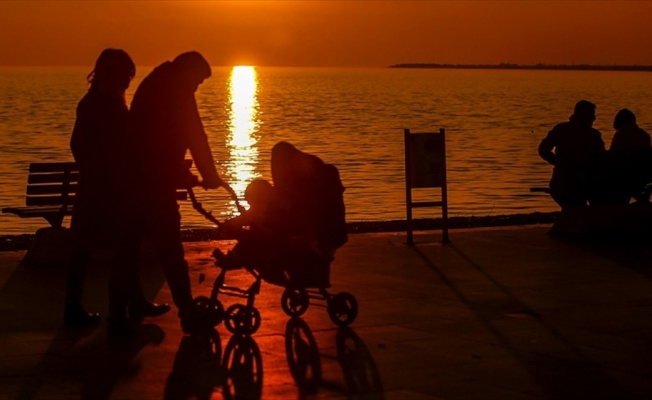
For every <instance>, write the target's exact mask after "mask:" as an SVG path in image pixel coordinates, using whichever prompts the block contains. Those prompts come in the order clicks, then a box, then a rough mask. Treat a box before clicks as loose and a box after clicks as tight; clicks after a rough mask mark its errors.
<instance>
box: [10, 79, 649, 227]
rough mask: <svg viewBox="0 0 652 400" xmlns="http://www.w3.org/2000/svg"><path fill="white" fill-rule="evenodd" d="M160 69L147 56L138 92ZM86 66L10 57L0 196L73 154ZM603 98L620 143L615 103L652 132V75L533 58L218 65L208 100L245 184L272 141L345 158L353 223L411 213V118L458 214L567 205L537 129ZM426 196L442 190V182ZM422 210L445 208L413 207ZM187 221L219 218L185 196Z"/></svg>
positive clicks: (222, 156)
mask: <svg viewBox="0 0 652 400" xmlns="http://www.w3.org/2000/svg"><path fill="white" fill-rule="evenodd" d="M150 69H151V68H141V69H140V70H139V71H138V75H137V77H136V79H135V80H134V82H133V83H132V86H131V88H130V90H129V92H128V101H129V100H130V99H131V96H132V95H133V91H134V90H135V88H136V86H137V84H138V82H139V81H140V80H141V79H142V77H144V76H145V74H146V73H147V72H149V70H150ZM87 73H88V68H0V159H1V160H2V163H0V174H1V176H2V190H0V205H1V206H2V207H6V206H18V205H22V204H23V203H24V193H25V182H26V176H27V166H28V164H29V163H30V162H32V161H46V160H47V161H64V160H70V159H71V155H70V151H69V148H68V141H69V138H70V133H71V131H72V127H73V123H74V118H75V107H76V104H77V102H78V101H79V99H80V98H81V97H82V96H83V95H84V93H85V91H86V89H87V86H86V81H85V77H86V74H87ZM580 99H588V100H591V101H593V102H595V103H596V104H597V105H598V118H597V120H596V122H595V127H596V128H598V129H599V130H600V131H602V134H603V138H604V140H605V142H606V143H607V145H608V143H609V140H610V139H611V136H612V133H613V129H612V128H611V123H612V121H613V116H614V114H615V113H616V112H617V111H618V110H619V109H620V108H623V107H628V108H630V109H631V110H632V111H634V112H635V113H636V114H637V116H638V118H639V124H640V125H641V126H642V127H643V128H645V129H647V130H648V131H652V73H649V72H587V71H530V70H527V71H526V70H444V69H439V70H434V69H433V70H427V69H384V68H378V69H316V68H315V69H305V68H301V69H293V68H246V67H236V68H216V69H214V75H213V77H212V78H210V79H209V80H207V81H206V82H205V83H204V85H202V86H201V87H200V89H199V91H198V93H197V100H198V103H199V107H200V112H201V115H202V116H203V121H204V125H205V128H206V132H207V134H208V136H209V139H210V143H211V145H212V148H213V153H214V155H215V159H216V162H217V164H218V165H217V166H218V170H219V172H220V173H221V174H222V176H224V177H225V178H226V179H227V180H228V181H229V182H230V183H231V185H232V186H233V187H234V189H236V191H237V192H238V193H239V194H240V195H242V193H243V192H244V188H245V186H246V185H247V183H248V182H249V181H250V180H251V179H253V178H256V177H263V178H268V179H270V165H269V161H270V149H271V147H272V146H273V145H274V143H276V142H278V141H281V140H286V141H289V142H291V143H294V144H295V145H296V146H297V147H298V148H299V149H302V150H305V151H307V152H311V153H314V154H317V155H319V156H320V157H322V158H323V159H324V160H325V161H326V162H330V163H333V164H336V165H337V166H338V167H339V169H340V173H341V177H342V180H343V182H344V185H345V186H346V192H345V202H346V206H347V219H348V220H349V221H362V220H366V221H378V220H387V219H402V218H405V186H404V164H403V163H404V160H403V129H404V128H409V129H411V130H413V131H417V132H424V131H435V130H439V128H446V132H447V163H448V182H449V191H448V198H449V210H450V211H449V215H451V216H491V215H502V214H513V213H529V212H535V211H542V212H544V211H554V210H557V207H556V206H555V204H554V203H553V202H552V201H551V200H550V199H549V198H548V197H547V196H545V195H541V194H530V193H529V188H530V187H531V186H544V185H546V184H547V181H548V178H549V175H550V171H551V168H550V166H549V165H547V164H546V163H545V162H543V161H542V160H541V159H540V158H539V157H538V156H537V153H536V149H537V145H538V144H539V141H540V140H541V139H542V138H543V137H544V135H545V134H546V133H547V131H548V130H549V129H550V128H551V127H552V126H553V125H554V124H556V123H558V122H561V121H564V120H566V119H567V118H568V115H569V114H570V113H571V110H572V107H573V105H574V103H575V102H576V101H577V100H580ZM414 195H415V198H416V199H417V200H420V199H436V198H438V196H439V190H438V189H429V190H428V189H420V190H418V191H415V193H414ZM198 197H200V200H201V201H202V203H203V204H204V206H205V208H207V209H209V210H212V211H213V213H214V214H215V215H218V216H219V217H220V218H221V219H223V218H226V217H228V216H230V215H233V213H234V207H233V204H231V202H230V201H229V199H227V196H226V195H225V192H224V191H223V190H218V191H210V192H206V191H203V190H201V191H200V192H199V193H198ZM415 211H416V212H415V217H416V218H427V217H438V216H440V215H441V214H440V210H439V209H419V210H415ZM182 216H183V223H184V225H185V226H187V227H201V226H204V227H205V226H210V224H209V223H208V222H207V221H206V220H204V219H203V217H202V216H200V215H199V214H198V213H197V212H196V211H194V210H193V209H192V208H190V207H189V205H188V204H187V203H184V204H183V205H182ZM45 224H46V223H45V221H43V220H40V219H23V220H21V219H19V218H18V217H16V216H13V215H7V214H0V234H19V233H32V232H34V231H35V230H36V229H37V228H39V227H42V226H45Z"/></svg>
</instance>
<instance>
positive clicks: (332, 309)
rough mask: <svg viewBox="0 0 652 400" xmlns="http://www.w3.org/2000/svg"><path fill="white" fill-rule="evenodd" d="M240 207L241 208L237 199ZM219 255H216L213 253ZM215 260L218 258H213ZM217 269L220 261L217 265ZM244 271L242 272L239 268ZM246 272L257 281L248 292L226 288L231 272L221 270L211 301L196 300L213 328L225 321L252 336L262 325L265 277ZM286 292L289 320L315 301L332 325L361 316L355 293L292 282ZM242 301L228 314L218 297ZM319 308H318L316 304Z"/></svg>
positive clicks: (198, 207) (199, 206) (198, 205)
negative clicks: (257, 301)
mask: <svg viewBox="0 0 652 400" xmlns="http://www.w3.org/2000/svg"><path fill="white" fill-rule="evenodd" d="M188 195H189V197H190V200H191V201H192V206H193V208H194V209H195V210H197V211H198V212H199V213H200V214H202V215H203V216H204V217H206V219H208V220H209V221H211V222H213V223H215V224H216V225H217V227H218V228H219V227H220V226H221V225H222V222H220V221H218V220H217V218H215V217H214V216H213V214H212V213H211V212H210V211H206V210H205V209H204V208H203V207H202V204H201V203H200V202H199V201H197V198H196V197H195V194H194V192H193V190H192V189H188ZM235 201H236V205H237V207H238V208H240V205H239V203H238V200H237V198H236V199H235ZM213 254H215V253H213ZM213 257H214V258H215V256H213ZM215 265H216V266H218V267H219V265H217V261H216V262H215ZM238 269H240V268H238ZM242 269H244V270H246V271H247V272H249V273H250V274H251V275H252V276H253V277H254V278H255V280H254V282H253V283H252V284H251V285H250V286H249V288H247V289H242V288H239V287H236V286H229V285H225V283H224V282H225V280H226V273H227V271H229V270H232V269H230V268H223V267H222V268H221V271H220V273H219V275H218V276H217V277H216V278H215V281H214V282H213V286H212V289H211V293H210V296H209V297H206V296H199V297H196V298H195V299H194V303H195V306H196V307H197V308H198V309H199V310H200V312H201V313H202V314H203V315H202V316H203V318H204V319H205V320H206V321H207V322H208V323H209V324H210V325H212V326H213V327H215V326H217V325H219V324H220V322H222V321H224V325H225V326H226V328H227V330H229V332H231V333H234V334H240V335H252V334H254V333H255V332H256V331H257V330H258V328H260V325H261V316H260V312H259V311H258V309H257V308H256V307H255V305H254V303H255V299H256V296H257V295H258V294H260V287H261V283H262V281H263V277H262V276H261V274H260V273H259V272H257V271H256V270H255V269H254V268H251V267H248V266H243V267H242ZM272 284H274V285H277V286H281V287H284V288H285V290H284V291H283V294H282V295H281V309H282V310H283V312H284V313H285V314H286V315H287V316H289V317H300V316H301V315H303V314H304V313H305V312H306V311H307V310H308V307H309V306H310V304H313V303H311V300H313V301H319V302H320V303H319V304H318V305H321V306H324V307H325V308H326V311H327V313H328V316H329V317H330V319H331V321H333V323H335V324H336V325H337V326H348V325H350V324H351V323H352V322H353V321H354V320H355V319H356V317H357V315H358V302H357V300H356V298H355V296H353V295H352V294H351V293H348V292H338V293H335V294H333V293H330V292H329V291H328V290H327V289H328V286H329V285H318V286H314V287H313V286H310V287H306V286H302V285H297V284H295V283H293V282H291V281H288V284H286V285H278V284H276V283H272ZM220 294H223V295H225V296H231V297H238V298H242V299H246V301H245V304H241V303H235V304H232V305H231V306H229V307H228V308H227V309H226V310H225V309H224V306H223V305H222V303H221V301H220V300H219V299H218V296H219V295H220ZM316 305H317V304H316Z"/></svg>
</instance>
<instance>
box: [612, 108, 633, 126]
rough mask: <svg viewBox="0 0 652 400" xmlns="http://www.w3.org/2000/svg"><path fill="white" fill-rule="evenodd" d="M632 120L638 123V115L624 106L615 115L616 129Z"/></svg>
mask: <svg viewBox="0 0 652 400" xmlns="http://www.w3.org/2000/svg"><path fill="white" fill-rule="evenodd" d="M631 122H633V123H636V115H634V113H633V112H631V111H630V110H628V109H627V108H623V109H622V110H620V111H618V112H617V113H616V116H615V117H614V129H620V128H622V127H623V125H626V124H628V123H631Z"/></svg>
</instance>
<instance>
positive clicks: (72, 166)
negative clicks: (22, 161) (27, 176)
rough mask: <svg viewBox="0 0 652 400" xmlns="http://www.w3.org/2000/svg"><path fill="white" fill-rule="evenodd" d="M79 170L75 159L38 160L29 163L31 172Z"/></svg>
mask: <svg viewBox="0 0 652 400" xmlns="http://www.w3.org/2000/svg"><path fill="white" fill-rule="evenodd" d="M70 171H79V168H77V164H76V163H75V162H74V161H67V162H38V163H31V164H30V165H29V172H30V173H33V172H41V173H42V172H70Z"/></svg>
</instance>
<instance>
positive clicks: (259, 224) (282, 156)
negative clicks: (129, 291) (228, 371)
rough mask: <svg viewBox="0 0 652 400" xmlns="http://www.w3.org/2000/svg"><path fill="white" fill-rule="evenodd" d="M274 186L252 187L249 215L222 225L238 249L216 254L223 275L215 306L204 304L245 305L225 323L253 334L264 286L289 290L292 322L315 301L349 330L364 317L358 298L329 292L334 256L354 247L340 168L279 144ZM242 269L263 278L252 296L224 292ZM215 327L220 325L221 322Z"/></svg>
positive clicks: (259, 183) (286, 299) (286, 304)
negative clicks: (233, 299)
mask: <svg viewBox="0 0 652 400" xmlns="http://www.w3.org/2000/svg"><path fill="white" fill-rule="evenodd" d="M272 179H273V181H274V185H273V186H272V184H271V183H269V182H268V181H265V180H260V179H258V180H254V181H252V182H251V183H250V184H249V186H248V187H247V190H246V192H245V199H246V200H247V202H248V203H249V206H250V208H249V209H248V210H242V213H241V215H240V216H238V217H236V218H233V219H231V220H228V221H226V222H224V223H222V224H221V225H220V228H224V229H226V230H227V232H230V233H231V234H232V235H233V236H234V237H235V238H236V239H237V240H238V243H237V244H236V246H235V247H234V248H233V249H232V250H231V251H230V252H229V253H227V254H223V253H222V252H221V251H220V250H219V249H216V250H215V251H214V252H213V256H214V257H215V259H216V265H217V266H218V267H220V268H222V272H221V273H220V275H219V276H218V277H217V279H216V280H215V283H214V285H213V292H212V294H211V299H206V298H204V299H202V302H203V303H206V304H204V305H203V306H206V307H209V308H215V307H216V306H215V304H214V303H215V302H216V301H217V295H218V293H224V294H227V295H233V296H238V297H244V298H246V299H247V304H246V305H245V306H242V305H239V304H235V305H234V306H236V307H233V306H232V307H230V308H229V309H227V310H226V313H225V316H224V318H225V322H226V326H227V328H228V329H229V330H231V331H232V332H240V333H245V334H251V333H254V332H255V331H256V330H257V329H258V326H259V324H260V316H259V314H258V311H257V310H256V309H255V307H254V306H253V303H254V299H255V295H257V294H258V293H259V290H260V280H261V279H262V280H265V281H266V282H268V283H271V284H275V285H279V286H283V287H284V288H285V291H284V293H283V296H282V299H281V306H282V309H283V311H284V312H285V313H286V314H287V315H290V316H299V315H302V314H303V313H304V312H305V311H306V309H307V308H308V305H309V304H310V299H317V300H326V302H327V308H328V313H329V316H330V318H331V320H333V322H335V323H336V324H338V325H348V324H350V323H351V322H353V320H354V319H355V318H356V316H357V301H356V300H355V297H353V295H351V294H349V293H346V292H341V293H337V294H335V295H332V294H330V293H328V291H327V290H326V289H327V288H329V287H330V264H331V262H332V261H333V259H334V257H333V256H334V253H335V250H336V249H337V248H339V247H341V246H342V245H344V243H346V242H347V240H348V238H347V231H346V222H345V209H344V201H343V196H342V193H343V192H344V187H343V186H342V183H341V181H340V178H339V172H338V170H337V168H336V167H335V166H333V165H330V164H326V163H324V162H323V161H322V160H321V159H319V158H318V157H316V156H314V155H310V154H307V153H304V152H302V151H300V150H298V149H296V147H294V146H293V145H291V144H290V143H287V142H280V143H278V144H276V145H275V146H274V147H273V148H272ZM236 268H244V269H246V270H247V271H249V272H250V273H251V274H252V275H253V276H254V277H256V282H255V283H254V284H253V285H252V286H251V287H250V288H249V289H246V290H242V289H239V288H234V287H229V286H225V285H224V276H225V273H226V271H228V270H232V269H236ZM210 302H213V305H211V306H209V303H210ZM199 305H200V306H202V304H199ZM217 308H221V304H220V305H219V307H217ZM214 321H217V323H219V318H214Z"/></svg>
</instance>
